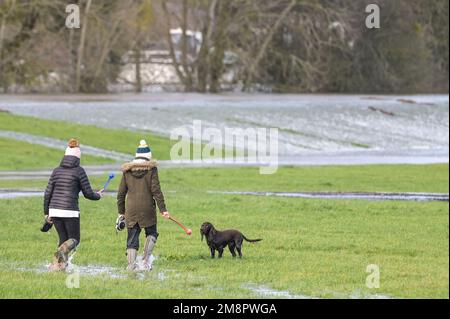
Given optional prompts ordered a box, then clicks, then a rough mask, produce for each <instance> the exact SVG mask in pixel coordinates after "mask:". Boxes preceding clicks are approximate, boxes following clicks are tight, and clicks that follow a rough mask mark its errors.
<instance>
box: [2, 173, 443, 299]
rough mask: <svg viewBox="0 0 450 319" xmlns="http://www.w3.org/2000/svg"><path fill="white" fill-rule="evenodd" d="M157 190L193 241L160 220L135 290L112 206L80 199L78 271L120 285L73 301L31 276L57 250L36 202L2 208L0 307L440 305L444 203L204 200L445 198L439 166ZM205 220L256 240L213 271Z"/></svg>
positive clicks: (58, 280) (102, 284)
mask: <svg viewBox="0 0 450 319" xmlns="http://www.w3.org/2000/svg"><path fill="white" fill-rule="evenodd" d="M445 172H447V174H445ZM408 178H409V179H408ZM92 180H93V183H94V182H96V181H95V179H92ZM160 180H161V183H162V187H163V190H164V192H165V196H166V201H167V205H168V208H169V210H170V211H171V212H172V213H173V215H174V216H176V217H178V218H179V219H180V220H181V221H183V222H184V223H185V224H187V225H188V226H190V227H191V228H192V229H193V230H194V234H193V236H192V237H187V236H186V235H184V234H183V232H182V231H181V229H180V228H179V227H178V226H176V225H175V224H173V223H172V222H170V221H167V220H162V219H159V223H158V231H159V233H160V237H159V239H158V243H157V246H156V248H155V252H154V253H155V254H156V255H158V256H159V259H158V260H157V261H156V262H155V265H154V266H155V267H154V270H153V271H152V272H151V273H149V274H147V276H146V277H145V278H144V279H143V280H140V279H139V278H136V277H135V276H133V275H127V274H126V272H125V271H123V270H121V269H123V268H124V267H125V264H126V260H125V256H124V248H125V240H126V234H125V233H119V234H118V235H116V234H115V231H114V227H113V226H114V221H115V218H116V203H115V199H114V198H113V197H105V198H104V199H102V200H101V201H100V202H88V201H86V200H84V199H82V200H80V207H81V211H82V218H81V222H82V226H81V227H82V243H81V245H80V248H79V251H78V253H77V255H76V257H75V263H76V264H77V265H80V266H82V265H89V264H91V265H93V264H94V265H107V266H111V267H114V268H115V269H116V272H118V273H121V274H123V275H125V276H126V278H124V279H112V278H109V277H107V276H92V277H91V276H81V279H80V288H79V289H68V288H66V286H65V280H66V276H65V274H49V273H37V272H35V271H32V269H41V268H42V267H43V265H45V264H46V263H48V262H50V260H51V254H52V252H53V251H54V250H55V248H56V241H57V235H56V232H55V231H54V230H52V232H51V233H50V234H43V233H40V232H39V230H38V228H39V227H40V225H41V222H42V213H41V207H42V199H41V198H23V199H15V200H0V224H1V225H2V232H0V242H2V243H3V244H2V246H1V254H0V298H30V297H31V298H61V297H63V298H245V297H249V298H254V297H256V298H257V297H261V296H259V295H257V294H255V293H254V292H252V291H251V290H249V289H247V288H246V287H247V286H248V285H254V286H266V287H269V288H272V289H277V290H286V291H289V292H290V293H291V294H298V295H309V296H316V297H325V298H335V297H338V298H345V297H350V296H352V295H358V296H365V295H367V294H384V295H388V296H392V297H404V298H448V293H449V289H448V288H449V277H448V273H449V237H448V230H449V223H448V211H449V205H448V203H443V202H397V201H385V202H384V201H357V200H305V199H296V198H274V197H252V196H235V195H228V196H223V195H218V194H208V193H206V191H207V190H210V189H222V190H236V189H251V190H272V191H285V190H318V189H320V190H330V189H333V190H337V189H339V190H383V191H386V190H390V191H424V192H425V191H436V192H448V185H446V184H448V165H430V166H374V167H370V166H367V167H328V168H317V169H315V168H314V169H313V168H286V169H284V168H283V169H281V170H280V171H279V173H278V174H275V175H273V176H262V175H259V174H258V171H257V169H252V168H245V169H192V170H190V169H164V170H163V169H162V170H161V171H160ZM371 181H372V183H371ZM408 181H409V183H408ZM115 182H116V183H117V181H115ZM327 183H330V184H331V185H329V184H327ZM206 220H208V221H211V222H213V223H214V224H216V226H217V227H218V228H219V229H225V228H231V227H233V228H238V229H240V230H241V231H243V232H244V233H245V235H246V236H248V237H250V238H252V237H253V238H254V237H262V238H264V240H263V241H262V242H260V243H258V244H248V243H245V244H244V249H243V252H244V258H243V259H242V260H239V259H232V258H231V256H230V254H229V252H225V254H224V258H223V259H222V260H217V259H216V260H211V259H210V258H209V254H208V249H207V246H206V244H205V243H204V242H201V241H200V236H199V232H198V228H199V226H200V224H201V223H202V222H204V221H206ZM142 239H143V236H141V240H142ZM369 264H377V265H379V267H380V272H381V282H380V285H381V287H380V288H379V289H368V288H366V286H365V280H366V276H367V275H368V273H366V267H367V265H369ZM19 268H22V270H20V269H19ZM27 269H28V270H27ZM30 269H31V270H30ZM161 274H164V276H165V279H164V280H162V277H161ZM141 279H142V278H141Z"/></svg>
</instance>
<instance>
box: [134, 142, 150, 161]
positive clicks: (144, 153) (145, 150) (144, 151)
mask: <svg viewBox="0 0 450 319" xmlns="http://www.w3.org/2000/svg"><path fill="white" fill-rule="evenodd" d="M135 159H136V160H146V161H150V160H151V159H152V150H151V149H150V147H149V146H148V145H147V142H146V141H145V140H141V141H140V143H139V146H138V148H137V150H136V156H135Z"/></svg>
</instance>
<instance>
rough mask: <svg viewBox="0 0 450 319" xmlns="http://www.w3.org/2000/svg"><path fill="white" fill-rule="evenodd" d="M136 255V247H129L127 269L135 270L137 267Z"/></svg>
mask: <svg viewBox="0 0 450 319" xmlns="http://www.w3.org/2000/svg"><path fill="white" fill-rule="evenodd" d="M136 256H137V250H136V249H132V248H128V249H127V259H128V266H127V270H130V271H133V270H135V269H136Z"/></svg>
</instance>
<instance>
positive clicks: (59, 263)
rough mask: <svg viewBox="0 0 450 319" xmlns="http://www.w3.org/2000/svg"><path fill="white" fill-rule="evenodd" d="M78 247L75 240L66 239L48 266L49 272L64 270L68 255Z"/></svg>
mask: <svg viewBox="0 0 450 319" xmlns="http://www.w3.org/2000/svg"><path fill="white" fill-rule="evenodd" d="M77 245H78V241H77V240H76V239H73V238H71V239H68V240H66V241H65V242H64V243H62V244H61V246H59V248H58V250H57V251H56V253H55V255H54V256H53V263H52V265H50V270H51V271H59V270H62V271H64V270H66V267H67V264H68V262H69V254H70V252H71V251H72V250H74V249H75V248H76V247H77Z"/></svg>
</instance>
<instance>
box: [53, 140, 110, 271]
mask: <svg viewBox="0 0 450 319" xmlns="http://www.w3.org/2000/svg"><path fill="white" fill-rule="evenodd" d="M80 157H81V151H80V148H79V143H78V141H77V140H75V139H71V140H70V141H69V143H68V147H67V149H66V153H65V155H64V158H63V159H62V161H61V164H60V166H59V167H57V168H55V169H54V170H53V173H52V175H51V176H50V180H49V181H48V185H47V189H46V190H45V195H44V214H45V219H46V221H47V222H49V223H53V224H54V225H55V228H56V231H57V232H58V236H59V248H58V251H57V252H56V253H55V255H54V259H53V263H52V265H51V270H64V269H65V268H66V266H67V262H68V256H69V253H70V252H71V251H72V250H73V249H75V248H76V246H77V245H78V244H79V243H80V209H79V208H78V194H79V193H80V191H81V192H83V195H84V197H85V198H87V199H90V200H99V199H100V198H101V197H102V192H103V190H101V191H99V192H94V191H93V190H92V188H91V185H90V183H89V179H88V177H87V175H86V172H85V171H84V169H83V168H82V167H81V166H80Z"/></svg>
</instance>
